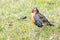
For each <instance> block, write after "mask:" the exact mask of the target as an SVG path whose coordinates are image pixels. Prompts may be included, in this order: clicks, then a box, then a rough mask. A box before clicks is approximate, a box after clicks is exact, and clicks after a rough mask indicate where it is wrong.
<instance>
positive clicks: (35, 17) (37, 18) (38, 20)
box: [31, 7, 54, 27]
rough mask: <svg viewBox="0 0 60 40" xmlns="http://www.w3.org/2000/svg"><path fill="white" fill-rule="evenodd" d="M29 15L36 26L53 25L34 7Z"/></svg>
mask: <svg viewBox="0 0 60 40" xmlns="http://www.w3.org/2000/svg"><path fill="white" fill-rule="evenodd" d="M31 17H32V23H34V24H35V25H37V26H38V27H42V26H43V25H48V26H54V25H53V24H51V23H50V22H49V21H48V19H47V18H46V17H45V16H44V15H43V14H41V13H40V12H39V10H38V9H37V8H36V7H35V8H34V9H33V10H32V13H31Z"/></svg>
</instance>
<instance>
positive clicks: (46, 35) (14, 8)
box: [0, 0, 60, 40]
mask: <svg viewBox="0 0 60 40" xmlns="http://www.w3.org/2000/svg"><path fill="white" fill-rule="evenodd" d="M34 7H37V8H38V9H39V12H40V13H41V14H43V15H44V16H46V17H47V19H48V20H49V21H50V22H51V23H52V24H54V25H55V26H54V27H53V26H43V27H42V28H39V27H37V26H36V25H34V24H33V23H32V22H31V12H32V9H33V8H34ZM24 16H27V19H24V20H23V19H21V18H23V17H24ZM0 40H60V0H0Z"/></svg>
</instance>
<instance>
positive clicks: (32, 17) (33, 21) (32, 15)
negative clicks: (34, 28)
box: [31, 13, 35, 23]
mask: <svg viewBox="0 0 60 40" xmlns="http://www.w3.org/2000/svg"><path fill="white" fill-rule="evenodd" d="M34 16H35V14H34V13H32V14H31V19H32V23H35V20H34Z"/></svg>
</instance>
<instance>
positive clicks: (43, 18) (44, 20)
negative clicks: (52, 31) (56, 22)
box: [38, 14, 49, 24]
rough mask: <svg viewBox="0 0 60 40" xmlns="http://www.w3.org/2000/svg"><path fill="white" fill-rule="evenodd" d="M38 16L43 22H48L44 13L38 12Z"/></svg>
mask: <svg viewBox="0 0 60 40" xmlns="http://www.w3.org/2000/svg"><path fill="white" fill-rule="evenodd" d="M38 16H39V18H40V19H41V21H42V22H43V23H45V24H48V23H49V21H48V19H47V18H46V17H45V16H44V15H42V14H39V15H38Z"/></svg>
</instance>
